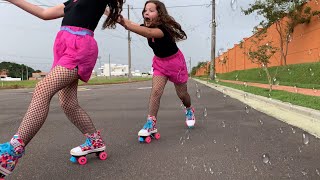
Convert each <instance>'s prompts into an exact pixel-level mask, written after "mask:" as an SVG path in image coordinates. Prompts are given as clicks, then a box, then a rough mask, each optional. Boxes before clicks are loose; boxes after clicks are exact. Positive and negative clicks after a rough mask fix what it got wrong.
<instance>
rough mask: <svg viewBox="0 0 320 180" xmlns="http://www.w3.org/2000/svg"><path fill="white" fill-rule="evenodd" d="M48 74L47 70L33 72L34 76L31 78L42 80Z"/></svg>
mask: <svg viewBox="0 0 320 180" xmlns="http://www.w3.org/2000/svg"><path fill="white" fill-rule="evenodd" d="M46 75H48V73H46V72H39V73H32V77H30V78H29V80H34V81H35V80H42V79H43V78H44V77H46Z"/></svg>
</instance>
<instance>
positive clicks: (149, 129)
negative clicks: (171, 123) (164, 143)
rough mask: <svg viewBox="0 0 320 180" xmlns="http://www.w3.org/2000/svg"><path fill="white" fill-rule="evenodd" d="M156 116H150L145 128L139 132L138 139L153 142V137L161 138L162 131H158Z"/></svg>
mask: <svg viewBox="0 0 320 180" xmlns="http://www.w3.org/2000/svg"><path fill="white" fill-rule="evenodd" d="M156 123H157V120H156V117H154V116H148V119H147V122H146V123H145V124H144V126H143V128H142V129H141V130H140V131H139V132H138V140H139V142H141V143H143V142H145V143H147V144H149V143H151V139H152V138H153V139H156V140H158V139H160V133H158V130H157V127H156Z"/></svg>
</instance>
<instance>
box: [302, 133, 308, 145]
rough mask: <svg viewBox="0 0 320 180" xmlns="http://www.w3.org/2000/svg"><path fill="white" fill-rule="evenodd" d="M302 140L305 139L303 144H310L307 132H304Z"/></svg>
mask: <svg viewBox="0 0 320 180" xmlns="http://www.w3.org/2000/svg"><path fill="white" fill-rule="evenodd" d="M302 140H303V144H304V145H308V144H309V136H308V134H307V133H303V134H302Z"/></svg>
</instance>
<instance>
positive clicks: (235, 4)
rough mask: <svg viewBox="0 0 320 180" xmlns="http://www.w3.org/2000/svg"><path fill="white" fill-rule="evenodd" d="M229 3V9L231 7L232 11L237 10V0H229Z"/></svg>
mask: <svg viewBox="0 0 320 180" xmlns="http://www.w3.org/2000/svg"><path fill="white" fill-rule="evenodd" d="M230 5H231V9H232V10H233V11H235V10H237V8H238V2H237V0H231V3H230Z"/></svg>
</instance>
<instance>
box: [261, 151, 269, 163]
mask: <svg viewBox="0 0 320 180" xmlns="http://www.w3.org/2000/svg"><path fill="white" fill-rule="evenodd" d="M262 161H263V163H265V164H269V163H270V156H269V154H268V153H266V154H263V155H262Z"/></svg>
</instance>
